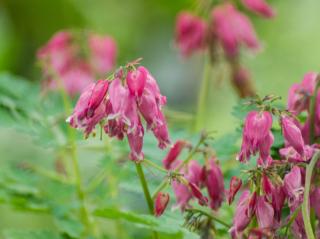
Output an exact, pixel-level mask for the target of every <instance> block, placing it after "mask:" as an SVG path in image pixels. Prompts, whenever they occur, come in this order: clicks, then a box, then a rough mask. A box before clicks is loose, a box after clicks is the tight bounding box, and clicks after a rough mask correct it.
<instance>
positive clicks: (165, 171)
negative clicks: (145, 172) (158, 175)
mask: <svg viewBox="0 0 320 239" xmlns="http://www.w3.org/2000/svg"><path fill="white" fill-rule="evenodd" d="M142 162H143V163H144V164H146V165H149V166H151V167H153V168H155V169H157V170H158V171H160V172H163V173H168V170H166V169H164V168H162V167H161V166H159V165H158V164H156V163H154V162H152V161H150V160H148V159H144V160H143V161H142Z"/></svg>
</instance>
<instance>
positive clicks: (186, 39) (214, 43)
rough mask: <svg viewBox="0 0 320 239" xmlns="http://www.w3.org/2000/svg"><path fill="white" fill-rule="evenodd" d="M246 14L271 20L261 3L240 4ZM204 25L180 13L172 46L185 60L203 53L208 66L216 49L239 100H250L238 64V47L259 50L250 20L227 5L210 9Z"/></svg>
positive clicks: (253, 0)
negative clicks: (197, 53)
mask: <svg viewBox="0 0 320 239" xmlns="http://www.w3.org/2000/svg"><path fill="white" fill-rule="evenodd" d="M242 4H243V5H244V7H245V8H247V9H248V10H250V11H252V12H254V13H256V14H258V15H259V16H262V17H265V18H272V17H273V16H274V11H273V9H272V8H271V7H270V6H269V5H268V4H267V3H266V2H265V0H242ZM208 18H209V20H208V21H206V20H204V19H202V18H201V17H199V16H196V15H194V14H192V13H190V12H185V11H183V12H181V13H180V14H179V15H178V17H177V22H176V44H177V46H178V48H179V49H180V51H181V54H182V55H183V56H185V57H188V56H190V55H192V54H193V53H195V52H197V51H203V50H207V51H208V52H209V55H210V57H211V62H212V63H214V62H216V61H217V59H216V58H217V56H218V52H219V48H220V47H222V48H223V52H224V56H225V58H226V60H227V62H228V64H229V65H230V69H231V79H232V81H231V82H232V85H233V86H234V87H235V89H236V91H237V92H238V94H239V96H240V97H247V96H252V95H253V94H254V89H253V86H252V82H251V79H250V74H249V72H248V70H247V69H246V68H245V67H243V66H241V64H240V63H239V52H240V48H241V47H242V46H245V47H246V48H248V49H251V50H253V51H257V50H258V49H259V48H260V44H259V41H258V39H257V36H256V33H255V30H254V28H253V26H252V24H251V21H250V19H249V18H248V17H247V16H246V15H245V13H243V12H241V11H240V10H238V9H237V8H236V6H235V5H234V4H233V3H230V2H229V1H227V2H225V3H221V4H218V5H215V6H213V8H212V10H211V15H210V16H209V17H208Z"/></svg>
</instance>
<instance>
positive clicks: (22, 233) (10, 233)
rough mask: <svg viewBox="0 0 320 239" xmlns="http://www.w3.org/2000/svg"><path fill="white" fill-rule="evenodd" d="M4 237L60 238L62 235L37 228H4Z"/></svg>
mask: <svg viewBox="0 0 320 239" xmlns="http://www.w3.org/2000/svg"><path fill="white" fill-rule="evenodd" d="M3 238H4V239H62V237H61V236H60V235H59V234H57V233H55V232H52V231H48V230H37V231H27V230H14V229H10V230H5V231H4V232H3Z"/></svg>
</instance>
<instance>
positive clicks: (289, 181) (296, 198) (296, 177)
mask: <svg viewBox="0 0 320 239" xmlns="http://www.w3.org/2000/svg"><path fill="white" fill-rule="evenodd" d="M284 190H285V192H286V195H287V197H288V205H289V207H290V208H292V207H294V208H295V207H297V205H299V204H300V203H301V202H302V199H303V191H304V187H303V184H302V176H301V170H300V168H299V167H298V166H294V167H293V168H292V169H291V171H290V172H289V173H288V174H286V176H285V177H284Z"/></svg>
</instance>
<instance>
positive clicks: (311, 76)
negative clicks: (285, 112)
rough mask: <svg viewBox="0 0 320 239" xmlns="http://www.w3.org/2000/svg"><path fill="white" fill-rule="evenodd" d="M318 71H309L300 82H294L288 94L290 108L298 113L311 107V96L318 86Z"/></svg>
mask: <svg viewBox="0 0 320 239" xmlns="http://www.w3.org/2000/svg"><path fill="white" fill-rule="evenodd" d="M316 78H317V73H315V72H309V73H307V74H305V75H304V77H303V80H302V82H301V83H299V84H293V85H292V86H291V88H290V89H289V94H288V109H289V110H290V111H291V112H292V113H294V114H296V115H298V114H299V113H301V112H302V111H304V110H308V109H309V102H310V96H311V95H312V94H313V92H314V89H315V86H316Z"/></svg>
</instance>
